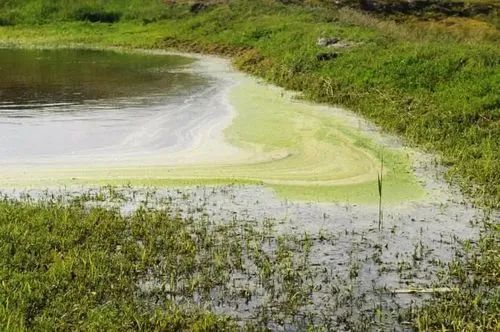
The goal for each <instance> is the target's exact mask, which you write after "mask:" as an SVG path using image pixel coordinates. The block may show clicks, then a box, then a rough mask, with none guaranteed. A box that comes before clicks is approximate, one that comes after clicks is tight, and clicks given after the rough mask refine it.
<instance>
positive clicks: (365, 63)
mask: <svg viewBox="0 0 500 332" xmlns="http://www.w3.org/2000/svg"><path fill="white" fill-rule="evenodd" d="M62 3H63V2H53V1H45V2H43V1H39V0H33V1H22V2H21V1H17V2H9V3H3V6H4V7H3V8H2V11H1V13H2V14H1V16H0V22H2V24H1V25H5V26H6V27H3V28H0V39H1V42H2V43H3V44H7V45H8V44H10V45H23V46H28V45H31V46H41V45H66V46H67V45H71V44H85V45H94V46H98V47H99V46H101V47H103V46H123V47H131V48H135V47H138V48H140V47H142V48H176V49H181V50H187V51H199V52H208V53H217V54H223V55H231V56H232V57H233V59H234V62H235V64H236V65H237V66H238V68H240V69H242V70H244V71H246V72H250V73H253V74H255V75H258V76H260V77H263V78H265V79H267V80H269V81H271V82H273V83H276V84H278V85H280V86H283V87H286V88H289V89H294V90H299V91H303V92H304V95H305V97H307V98H310V99H312V100H315V101H321V102H328V103H332V104H339V105H343V106H346V107H348V108H350V109H352V110H353V111H355V112H358V113H360V114H362V115H364V116H366V117H368V118H369V119H371V120H372V121H374V122H375V123H377V124H378V125H380V126H381V127H382V128H384V129H385V130H387V131H390V132H393V133H397V134H399V135H401V136H403V137H404V138H405V139H406V141H407V142H408V143H410V144H412V145H415V146H419V147H422V148H424V149H426V150H429V151H432V152H436V153H437V154H438V155H439V156H441V159H442V162H443V163H444V164H445V165H446V166H449V171H448V173H447V174H448V176H449V178H450V179H452V180H453V181H454V182H456V183H459V184H460V185H461V188H462V189H463V190H464V192H466V193H468V194H470V197H472V198H473V199H475V200H476V201H477V202H480V203H481V204H483V205H485V206H489V207H493V208H498V207H499V204H500V193H499V187H500V146H499V145H500V125H499V124H500V121H499V120H500V111H499V109H500V95H499V94H498V91H500V66H499V64H500V50H499V48H498V42H499V40H500V38H499V33H498V29H497V27H496V26H495V25H494V24H493V25H492V24H490V23H488V22H489V21H488V20H486V21H484V20H478V19H461V18H449V19H445V20H441V21H429V22H419V21H415V20H412V21H408V22H400V23H394V22H392V21H386V20H383V19H380V18H374V17H370V16H367V15H365V14H361V13H358V12H356V11H353V10H346V9H344V10H325V9H324V8H321V7H301V6H293V5H292V6H285V5H281V4H278V3H277V2H274V1H233V2H231V3H230V4H224V5H220V6H215V7H212V8H210V9H208V10H205V11H203V12H200V13H199V14H192V13H190V12H189V8H188V7H187V6H183V5H177V6H173V7H163V6H161V4H160V3H159V2H156V1H148V2H140V3H141V4H143V5H142V6H141V8H140V9H137V7H134V5H137V4H138V2H130V6H126V5H124V2H123V1H119V0H115V1H110V2H108V3H107V4H104V3H100V2H92V3H94V4H98V5H97V7H99V8H100V9H101V10H103V11H117V12H120V13H121V14H122V16H121V20H120V23H119V24H114V25H109V24H90V23H82V22H78V23H75V22H71V20H72V18H71V17H72V16H71V15H72V14H73V13H74V12H75V11H76V10H77V9H78V8H80V7H82V6H84V5H85V6H88V4H89V3H90V2H89V3H86V2H85V3H84V2H73V3H72V4H71V5H68V6H62V5H61V4H62ZM50 4H54V5H53V7H52V9H50V8H48V7H50ZM47 6H48V7H47ZM493 21H494V20H493ZM41 23H47V24H45V25H38V24H41ZM12 24H18V25H15V26H10V25H12ZM34 24H35V26H34ZM320 36H335V37H340V38H341V39H342V40H344V41H346V42H347V43H348V44H350V46H349V47H347V48H344V49H339V50H335V52H337V53H338V54H339V56H338V57H337V58H335V59H334V60H330V61H318V60H317V59H316V55H317V54H318V52H324V51H325V50H323V49H322V48H320V47H318V46H316V40H317V38H318V37H320ZM384 185H385V183H384ZM486 228H487V231H486V232H485V235H484V236H483V238H482V240H481V242H480V243H479V245H474V246H473V248H472V249H471V252H473V253H474V256H473V258H471V257H469V258H468V259H465V260H464V258H460V259H459V260H458V262H462V265H463V266H464V268H463V269H462V270H457V269H453V268H452V269H451V270H450V271H451V277H453V280H452V281H454V282H457V283H458V285H459V286H460V287H463V289H464V291H463V292H460V293H457V294H449V295H446V296H445V297H444V298H440V299H437V302H434V303H433V304H432V305H431V306H430V307H426V308H425V309H423V310H422V311H421V312H420V313H419V316H418V317H417V318H416V322H417V323H418V325H417V326H418V327H420V328H421V329H423V330H425V329H442V328H448V329H456V330H462V329H465V330H481V329H491V328H492V327H493V329H495V328H496V329H498V266H500V263H499V262H498V259H499V255H498V228H497V227H496V226H494V224H493V225H486ZM491 239H496V240H491ZM460 276H462V277H460ZM463 276H467V278H463ZM471 279H472V280H474V282H473V283H470V282H469V281H468V280H471ZM452 281H449V282H452Z"/></svg>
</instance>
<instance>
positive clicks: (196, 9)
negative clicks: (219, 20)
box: [189, 2, 208, 14]
mask: <svg viewBox="0 0 500 332" xmlns="http://www.w3.org/2000/svg"><path fill="white" fill-rule="evenodd" d="M207 7H208V6H207V5H206V4H204V3H202V2H195V3H194V4H192V5H191V8H189V11H190V12H191V13H194V14H196V13H199V12H201V11H202V10H205V9H207Z"/></svg>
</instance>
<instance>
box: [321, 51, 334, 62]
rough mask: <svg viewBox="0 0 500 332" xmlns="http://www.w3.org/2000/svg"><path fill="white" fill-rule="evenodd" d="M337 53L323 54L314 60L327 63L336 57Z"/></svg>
mask: <svg viewBox="0 0 500 332" xmlns="http://www.w3.org/2000/svg"><path fill="white" fill-rule="evenodd" d="M338 56H339V55H338V53H335V52H323V53H318V54H317V55H316V60H318V61H328V60H332V59H335V58H336V57H338Z"/></svg>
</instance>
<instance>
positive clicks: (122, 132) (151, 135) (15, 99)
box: [0, 50, 424, 203]
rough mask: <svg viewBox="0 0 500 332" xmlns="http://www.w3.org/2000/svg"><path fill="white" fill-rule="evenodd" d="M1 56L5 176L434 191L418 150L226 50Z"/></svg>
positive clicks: (367, 198) (319, 194)
mask: <svg viewBox="0 0 500 332" xmlns="http://www.w3.org/2000/svg"><path fill="white" fill-rule="evenodd" d="M0 60H1V62H0V63H1V64H7V60H8V61H10V62H11V64H10V65H7V66H1V68H0V72H1V75H0V98H1V99H0V132H1V136H0V184H1V185H3V186H15V187H17V188H20V187H23V186H24V187H47V186H54V185H74V184H113V185H119V184H131V185H147V186H177V185H194V184H207V185H210V184H224V183H226V184H230V183H240V184H246V183H248V184H263V185H265V186H268V187H271V188H272V189H274V190H275V191H276V192H277V193H278V194H279V195H280V196H281V197H284V198H289V199H298V200H313V201H347V202H352V203H356V202H363V203H374V202H376V201H377V200H378V195H379V194H378V187H377V178H378V176H379V175H380V174H381V173H382V177H383V199H384V202H398V201H408V200H415V199H419V198H421V197H422V196H423V195H424V191H423V189H422V188H421V186H420V184H419V183H418V181H417V179H416V177H415V176H414V175H413V172H412V171H411V167H410V159H409V157H408V152H407V151H405V150H403V149H402V148H401V147H398V146H397V145H391V144H388V143H387V142H386V140H384V139H383V137H381V136H380V134H378V133H377V132H376V131H374V132H370V131H369V130H368V129H367V128H368V127H367V126H366V124H364V123H363V122H362V121H361V120H359V119H356V118H355V117H353V116H352V115H349V114H348V113H346V112H343V111H341V110H338V109H335V108H331V107H326V106H322V105H313V104H310V103H306V102H302V101H298V100H296V99H294V98H293V96H292V95H291V94H289V93H287V92H284V91H283V90H280V89H278V88H275V87H272V86H269V85H266V84H262V83H259V82H258V81H257V80H255V79H253V78H250V77H248V76H245V75H243V74H240V73H237V72H235V71H232V70H231V69H230V67H229V66H228V64H227V62H226V61H224V60H221V59H215V58H208V57H202V58H198V59H194V58H187V57H181V56H178V55H165V54H145V53H124V54H120V53H116V52H111V51H82V50H45V51H40V50H38V51H34V50H1V51H0ZM12 62H14V63H12ZM17 62H19V64H18V65H16V64H15V63H17ZM61 63H62V64H63V65H62V68H63V69H56V67H57V68H61V65H60V64H61ZM12 68H17V69H16V72H12V71H13V69H12ZM26 87H29V89H26ZM382 158H383V167H382Z"/></svg>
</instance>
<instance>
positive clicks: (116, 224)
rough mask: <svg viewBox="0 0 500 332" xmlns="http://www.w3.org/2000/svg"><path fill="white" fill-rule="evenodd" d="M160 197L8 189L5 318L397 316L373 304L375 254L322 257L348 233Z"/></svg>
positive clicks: (328, 322) (127, 320)
mask: <svg viewBox="0 0 500 332" xmlns="http://www.w3.org/2000/svg"><path fill="white" fill-rule="evenodd" d="M129 190H133V189H129ZM153 197H154V193H149V194H147V195H146V196H145V197H144V200H143V203H142V204H141V205H140V206H139V207H138V208H137V209H136V210H135V211H133V212H132V213H131V214H128V215H124V214H121V213H120V212H119V210H118V209H117V208H116V207H115V208H113V205H109V203H117V204H118V206H119V205H121V204H124V203H125V202H126V199H124V196H123V194H122V192H120V191H118V190H116V189H115V188H113V187H108V188H102V189H100V190H98V191H95V192H88V193H84V194H83V195H77V196H64V195H63V196H60V195H54V194H51V193H48V192H47V193H46V194H41V195H37V196H30V195H23V196H22V197H21V198H20V199H18V200H13V199H9V198H3V199H2V200H1V201H0V239H1V241H0V253H1V255H0V276H1V278H2V283H1V285H0V324H1V326H2V327H4V328H6V329H7V330H61V329H62V330H75V329H76V330H80V329H83V330H87V329H90V330H94V329H99V330H103V329H105V330H106V329H112V330H163V331H192V330H196V331H220V330H231V331H232V330H238V329H244V330H273V329H275V328H284V329H298V330H307V329H309V330H317V331H323V330H332V329H349V330H365V329H366V328H368V327H370V326H379V327H381V328H383V327H387V326H391V325H392V324H393V323H394V320H393V319H394V317H390V315H388V314H387V313H385V312H383V311H384V310H383V309H382V308H383V307H384V306H382V305H380V306H376V307H374V308H373V309H372V308H371V307H368V308H367V307H366V302H367V300H366V297H367V296H369V295H368V294H367V293H366V291H362V292H361V291H360V284H359V283H360V282H361V281H360V280H359V278H360V277H361V271H360V270H361V267H362V265H363V264H364V263H365V262H370V261H371V258H366V259H364V260H360V257H359V256H358V250H359V249H358V248H356V247H353V248H352V249H351V250H350V253H349V256H350V259H349V261H348V265H347V266H346V268H347V270H348V271H347V273H346V274H345V275H344V274H343V273H341V272H340V271H339V270H338V269H337V268H336V267H337V263H336V262H334V263H331V264H330V263H329V264H324V263H323V264H321V263H320V261H318V259H320V260H321V259H324V256H323V255H321V257H318V256H317V250H318V248H324V247H325V246H326V247H329V246H330V245H333V244H335V243H337V242H338V241H339V239H340V237H339V236H338V235H335V234H332V233H328V232H321V236H315V235H310V234H307V233H304V234H293V233H292V234H290V233H280V232H277V231H276V230H275V223H274V221H272V220H267V221H264V222H263V223H256V222H252V221H241V220H233V221H230V220H229V221H225V222H223V223H217V222H212V221H211V220H210V219H209V218H208V217H207V216H206V217H196V218H195V217H193V216H194V215H195V214H196V213H198V212H200V211H198V210H196V211H193V213H194V214H193V215H191V214H188V215H187V216H184V217H181V216H180V214H179V212H178V211H175V210H173V209H172V208H171V206H170V204H169V203H168V200H167V201H165V202H163V203H161V207H160V206H158V205H157V204H160V202H159V201H155V200H154V198H153ZM149 199H151V201H152V202H154V205H153V206H150V204H149V203H150V202H149ZM201 209H204V206H203V204H202V206H201ZM202 215H204V214H202ZM383 250H384V249H383V247H382V246H378V247H377V249H376V251H377V252H378V253H379V255H382V251H383ZM373 291H374V292H379V290H377V289H374V290H373ZM383 292H387V290H384V291H383ZM398 313H399V315H405V314H404V312H403V311H398ZM391 315H392V314H391ZM392 316H394V315H392ZM373 317H376V318H377V320H376V321H373Z"/></svg>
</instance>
